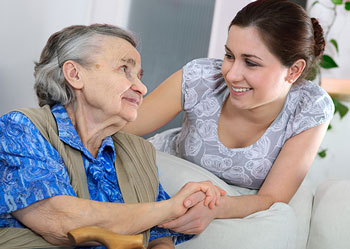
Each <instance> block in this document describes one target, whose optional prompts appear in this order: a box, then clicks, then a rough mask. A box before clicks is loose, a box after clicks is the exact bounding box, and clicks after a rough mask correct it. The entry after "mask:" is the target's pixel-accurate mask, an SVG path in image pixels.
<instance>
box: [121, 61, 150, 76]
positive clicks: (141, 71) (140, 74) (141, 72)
mask: <svg viewBox="0 0 350 249" xmlns="http://www.w3.org/2000/svg"><path fill="white" fill-rule="evenodd" d="M122 61H123V62H125V63H127V64H130V65H132V66H133V67H135V66H136V62H135V60H134V59H132V58H127V59H122ZM144 72H145V71H144V70H143V69H142V68H141V69H140V71H139V73H138V75H139V78H140V79H141V78H142V76H143V74H144Z"/></svg>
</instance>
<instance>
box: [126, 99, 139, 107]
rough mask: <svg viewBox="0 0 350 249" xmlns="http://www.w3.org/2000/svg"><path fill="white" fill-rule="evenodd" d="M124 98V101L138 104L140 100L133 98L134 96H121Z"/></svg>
mask: <svg viewBox="0 0 350 249" xmlns="http://www.w3.org/2000/svg"><path fill="white" fill-rule="evenodd" d="M123 99H124V100H126V101H128V102H130V103H133V104H135V105H137V106H138V105H139V103H140V100H139V99H135V98H123Z"/></svg>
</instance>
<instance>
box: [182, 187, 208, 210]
mask: <svg viewBox="0 0 350 249" xmlns="http://www.w3.org/2000/svg"><path fill="white" fill-rule="evenodd" d="M204 199H205V194H204V193H203V192H202V191H198V192H195V193H193V194H192V195H190V196H188V197H187V198H186V199H185V200H184V206H185V207H186V208H191V207H193V206H194V205H196V204H197V203H199V202H201V201H203V200H204Z"/></svg>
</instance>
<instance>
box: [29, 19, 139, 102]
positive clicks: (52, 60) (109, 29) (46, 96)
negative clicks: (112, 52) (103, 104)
mask: <svg viewBox="0 0 350 249" xmlns="http://www.w3.org/2000/svg"><path fill="white" fill-rule="evenodd" d="M101 36H114V37H118V38H122V39H124V40H126V41H128V42H129V43H130V44H131V45H132V46H134V47H135V48H136V46H137V42H136V40H135V38H134V37H133V36H132V35H131V34H130V33H128V32H127V31H125V30H123V29H121V28H118V27H115V26H113V25H108V24H93V25H90V26H84V25H73V26H70V27H67V28H64V29H62V30H61V31H58V32H56V33H54V34H53V35H51V36H50V38H49V39H48V41H47V43H46V45H45V47H44V49H43V51H42V52H41V55H40V60H39V62H36V63H35V67H34V77H35V84H34V89H35V92H36V95H37V97H38V101H39V105H40V106H44V105H50V106H52V105H55V104H62V105H67V104H69V103H72V102H74V101H75V94H74V91H73V88H72V87H71V86H70V84H68V82H67V81H66V79H65V77H64V75H63V72H62V65H63V64H64V62H66V61H67V60H73V61H75V62H77V63H79V64H80V65H82V66H89V65H91V63H92V58H93V56H94V55H97V54H98V53H100V52H101V42H100V40H101Z"/></svg>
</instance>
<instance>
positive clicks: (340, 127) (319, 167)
mask: <svg viewBox="0 0 350 249" xmlns="http://www.w3.org/2000/svg"><path fill="white" fill-rule="evenodd" d="M322 1H326V2H327V1H328V2H330V0H322ZM249 2H251V1H249V0H244V1H243V0H242V1H232V0H217V1H216V5H215V12H214V20H213V27H212V33H211V40H210V46H209V52H208V56H209V57H213V58H223V56H224V44H225V42H226V39H227V27H228V25H229V24H230V21H231V20H232V19H233V17H234V15H235V14H236V13H237V11H239V10H240V9H241V8H242V7H244V6H245V5H246V4H248V3H249ZM311 2H312V1H309V3H308V4H309V5H310V3H311ZM339 12H340V13H339V16H338V18H337V19H336V22H335V24H334V27H333V28H332V32H330V36H329V37H332V38H335V39H336V40H338V43H339V46H340V50H341V51H340V54H339V56H338V55H334V58H335V59H336V60H337V62H338V63H339V65H340V67H339V68H338V69H332V70H328V71H324V72H323V75H324V76H327V77H333V78H350V60H349V55H350V32H346V31H348V30H349V25H350V21H349V19H350V12H348V13H345V10H344V11H343V10H341V11H339ZM312 14H313V15H314V16H316V17H319V16H320V17H322V18H323V19H322V18H319V19H320V22H321V25H325V24H326V23H327V22H328V20H327V15H326V14H327V13H325V11H324V10H319V9H317V8H315V9H314V10H313V12H312ZM327 52H328V53H334V51H332V50H331V49H330V48H329V47H327ZM332 55H333V54H332ZM345 104H346V105H348V106H349V104H350V103H348V102H345ZM332 125H333V129H332V130H330V131H328V132H327V134H326V137H325V139H324V141H323V143H322V145H321V148H322V149H327V157H326V158H324V159H322V158H320V157H318V156H317V157H316V159H315V161H314V163H313V165H312V166H311V169H310V171H309V173H308V176H307V177H306V180H305V182H304V184H306V185H309V186H310V187H311V188H312V189H315V188H316V186H317V185H318V184H319V183H320V182H322V181H324V180H325V179H350V150H349V148H350V114H349V115H347V116H346V117H345V118H344V119H343V120H340V119H339V116H338V115H336V116H335V118H334V119H333V121H332Z"/></svg>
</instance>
